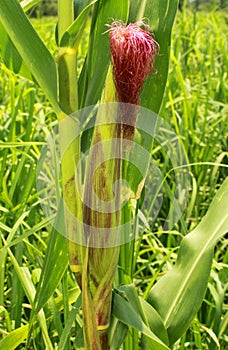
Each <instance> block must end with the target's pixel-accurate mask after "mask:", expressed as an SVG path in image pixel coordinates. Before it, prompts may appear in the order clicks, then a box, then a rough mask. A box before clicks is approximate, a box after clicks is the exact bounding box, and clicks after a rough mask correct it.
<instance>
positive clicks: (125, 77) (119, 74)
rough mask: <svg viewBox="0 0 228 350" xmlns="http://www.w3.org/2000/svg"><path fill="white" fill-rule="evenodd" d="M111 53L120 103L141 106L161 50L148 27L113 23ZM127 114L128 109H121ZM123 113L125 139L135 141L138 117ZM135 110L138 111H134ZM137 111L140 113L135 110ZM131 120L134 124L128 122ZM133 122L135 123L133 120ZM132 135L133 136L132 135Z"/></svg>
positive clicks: (110, 31)
mask: <svg viewBox="0 0 228 350" xmlns="http://www.w3.org/2000/svg"><path fill="white" fill-rule="evenodd" d="M109 39H110V51H111V57H112V64H113V75H114V81H115V86H116V93H117V98H118V101H119V102H123V103H129V104H133V105H139V104H140V91H141V89H142V87H143V84H144V81H145V79H146V77H147V76H148V74H149V73H150V72H151V71H153V68H154V60H155V57H156V54H157V53H158V50H159V45H158V43H157V42H156V41H155V39H154V37H153V34H151V33H150V32H149V27H148V26H147V25H145V24H144V23H143V22H137V23H130V24H128V25H126V26H125V25H124V24H122V23H120V22H114V23H112V25H110V28H109ZM122 108H124V109H127V110H128V107H127V106H125V107H122ZM130 109H131V113H130V114H131V116H130V115H129V111H127V110H125V112H122V114H123V116H122V121H123V123H125V124H128V123H129V122H130V123H129V124H130V125H129V126H128V128H127V125H126V126H125V127H124V129H125V130H124V132H123V134H124V135H123V138H127V139H132V138H133V137H132V136H134V127H135V123H136V115H134V114H137V112H136V113H133V115H132V108H130ZM135 109H136V108H135ZM136 110H137V109H136ZM130 118H131V121H130V120H129V119H130ZM132 119H133V120H132ZM132 133H133V135H132Z"/></svg>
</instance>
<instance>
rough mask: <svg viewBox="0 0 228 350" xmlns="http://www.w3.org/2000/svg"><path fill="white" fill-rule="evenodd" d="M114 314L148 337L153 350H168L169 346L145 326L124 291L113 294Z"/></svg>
mask: <svg viewBox="0 0 228 350" xmlns="http://www.w3.org/2000/svg"><path fill="white" fill-rule="evenodd" d="M113 314H114V316H115V317H116V318H117V319H118V320H120V321H121V322H122V323H124V324H126V325H128V326H130V327H133V328H134V329H136V330H138V331H139V332H141V333H142V334H144V335H145V336H146V337H147V342H148V344H149V345H150V346H151V349H155V350H164V349H166V350H168V349H169V348H168V346H167V345H166V344H164V343H163V342H162V340H160V339H159V338H158V337H157V336H156V335H155V333H153V331H152V330H151V329H150V328H149V327H148V326H147V325H146V324H145V322H144V320H143V319H142V317H141V315H140V313H139V312H138V310H135V308H134V304H133V303H132V302H130V300H129V299H128V297H127V296H126V295H125V293H122V291H116V292H114V294H113Z"/></svg>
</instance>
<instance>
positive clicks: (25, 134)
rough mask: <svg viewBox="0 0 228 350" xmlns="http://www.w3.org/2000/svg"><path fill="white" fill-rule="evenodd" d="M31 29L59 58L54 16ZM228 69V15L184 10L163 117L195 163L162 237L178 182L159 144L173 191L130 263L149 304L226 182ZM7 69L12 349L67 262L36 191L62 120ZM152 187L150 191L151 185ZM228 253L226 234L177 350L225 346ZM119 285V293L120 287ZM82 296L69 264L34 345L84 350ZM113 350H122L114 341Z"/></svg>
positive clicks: (7, 291)
mask: <svg viewBox="0 0 228 350" xmlns="http://www.w3.org/2000/svg"><path fill="white" fill-rule="evenodd" d="M33 23H34V26H35V28H36V29H37V31H38V32H39V34H40V36H41V37H42V38H43V40H44V41H45V43H46V44H47V47H48V48H49V50H50V51H51V52H52V53H53V54H54V55H55V54H56V53H55V50H56V46H55V26H56V19H53V18H46V19H43V18H42V19H38V20H34V21H33ZM88 32H89V29H88V28H86V30H85V34H84V37H83V39H82V41H81V44H80V47H79V50H78V52H79V57H78V62H77V64H78V71H80V69H81V67H82V63H83V60H84V56H85V54H86V52H87V47H88V40H87V35H88ZM227 71H228V59H227V23H226V18H225V14H224V13H223V12H222V11H221V12H210V13H207V12H205V13H204V12H203V13H202V12H199V13H192V12H188V11H185V10H184V11H183V12H182V13H178V15H177V19H176V22H175V26H174V30H173V33H172V49H171V60H170V68H169V75H168V82H167V86H166V90H165V94H164V97H163V103H162V108H161V110H160V116H161V117H162V118H164V119H165V120H166V121H167V122H168V123H169V125H171V126H172V127H173V129H174V130H175V133H176V135H177V136H178V137H179V139H180V140H181V144H182V145H183V148H184V150H185V156H186V158H187V159H188V163H189V164H190V165H189V169H190V177H191V178H190V184H191V186H190V195H189V198H188V202H187V205H186V208H185V210H184V213H183V215H182V217H181V220H179V221H178V223H177V224H176V225H175V227H174V228H172V231H168V232H163V231H162V228H163V223H164V221H165V219H166V217H167V212H168V211H169V209H170V206H171V198H172V193H173V191H174V185H173V183H174V182H175V176H174V174H173V171H172V164H167V163H166V158H165V154H164V150H163V149H162V148H161V147H160V146H159V144H155V145H154V148H153V151H152V152H153V158H154V160H155V162H156V164H157V165H158V166H159V169H160V170H161V172H162V173H163V174H165V175H166V180H167V186H166V187H165V189H164V200H163V203H162V207H161V209H160V212H159V215H158V217H157V219H156V221H155V222H153V220H152V218H150V216H148V217H146V215H145V217H144V221H146V227H147V229H146V230H145V229H143V230H144V231H143V233H142V234H141V235H140V236H139V238H138V239H137V240H136V243H135V247H134V250H135V252H134V259H133V260H134V261H133V263H132V265H131V274H132V276H133V283H134V284H135V285H136V288H137V291H138V294H139V295H140V296H142V297H144V298H146V297H147V296H148V295H149V293H150V290H151V287H152V286H153V285H154V284H155V283H156V281H157V280H158V279H160V277H161V276H162V275H164V274H165V273H166V272H167V271H169V270H171V268H172V267H173V265H174V262H175V261H176V258H177V252H178V248H179V246H180V242H181V239H182V238H183V237H184V236H185V234H186V233H187V232H190V231H192V230H193V229H194V228H195V227H197V224H199V223H200V222H201V219H202V217H203V216H204V215H205V214H206V212H207V210H208V208H209V206H210V203H211V202H212V199H213V198H214V196H215V194H216V193H217V191H218V189H219V188H220V186H221V184H222V183H223V181H224V180H225V179H226V178H227V174H228V168H227V167H228V138H227V135H228V108H227V102H228V86H227ZM0 72H1V73H0V164H1V167H0V232H1V250H0V266H1V270H0V340H2V342H1V341H0V350H4V349H10V350H11V349H14V348H16V349H25V348H26V339H27V335H28V324H29V320H30V318H31V314H32V310H31V309H32V305H33V301H34V298H35V294H36V292H37V288H38V286H39V284H38V282H39V280H40V276H41V274H42V271H43V270H44V266H45V268H46V271H47V275H46V277H50V279H53V280H54V279H55V278H56V279H58V278H59V276H52V267H53V266H54V263H55V262H56V261H58V262H59V263H60V265H61V261H62V264H63V265H64V264H65V258H66V257H65V256H64V255H63V256H62V257H59V256H57V255H55V248H56V247H55V242H54V241H53V239H50V236H51V234H50V233H51V231H52V228H51V225H50V223H49V221H48V220H47V218H46V217H45V216H44V214H43V211H42V209H41V203H40V202H41V199H40V196H39V193H37V187H36V170H37V169H36V167H37V162H38V159H39V157H40V152H41V149H42V146H43V145H44V143H45V142H46V138H47V135H48V134H49V132H50V130H51V128H52V127H54V126H55V125H56V124H57V122H56V116H55V113H54V112H53V108H52V107H51V105H50V104H49V103H48V102H47V99H46V97H45V95H44V94H43V92H42V91H41V90H40V89H39V88H38V87H37V85H35V84H34V83H32V82H30V81H27V80H25V79H23V78H20V77H18V76H16V75H15V74H14V73H12V72H11V71H10V70H9V69H7V68H6V67H5V65H4V64H3V63H1V71H0ZM148 178H149V181H151V183H152V181H153V174H152V173H149V175H148ZM147 189H148V191H150V186H148V188H147ZM170 192H171V194H170ZM213 221H214V219H213ZM138 230H140V225H139V227H138ZM200 233H201V232H199V234H200ZM52 236H53V235H52ZM48 246H49V247H50V246H51V247H52V248H53V250H52V252H51V253H52V256H51V258H50V260H49V264H48V263H46V260H45V255H46V253H47V250H48ZM227 246H228V239H227V237H225V236H224V237H222V238H221V237H220V239H219V241H218V243H217V244H216V248H215V254H214V259H213V266H212V270H211V274H210V279H209V284H208V288H207V291H206V295H205V297H204V301H203V304H202V305H201V308H200V310H199V311H198V313H197V315H196V317H195V318H194V320H193V322H192V323H191V325H190V327H189V329H188V330H187V331H186V332H185V334H184V335H183V336H182V337H181V338H180V339H179V340H178V341H177V342H176V343H175V344H174V345H173V346H172V349H173V350H182V349H192V350H196V349H205V350H206V349H208V350H215V349H221V350H225V349H226V347H227V342H228V337H227V330H228V309H227V303H226V300H227V277H228V249H227ZM48 252H49V253H50V251H49V250H48ZM49 257H50V256H49ZM61 259H62V260H61ZM130 282H131V281H130ZM115 287H118V283H117V281H116V285H115ZM39 288H40V287H39ZM48 292H49V291H47V295H48ZM38 293H39V290H38ZM122 293H123V294H124V293H125V296H126V295H127V296H128V297H129V298H132V299H133V300H138V299H137V298H136V297H135V296H134V292H133V291H132V290H131V288H130V287H129V289H127V288H126V289H124V287H123V290H122ZM79 295H80V290H79V287H78V286H76V284H75V277H74V275H73V273H72V271H71V269H70V267H69V266H68V267H67V269H66V270H65V271H64V273H63V276H62V278H61V280H60V281H59V283H58V287H57V288H56V290H55V291H54V293H51V297H50V298H48V300H46V301H47V303H45V302H44V304H45V306H44V308H42V309H41V311H40V312H39V313H38V316H37V318H36V320H35V322H34V324H33V329H32V332H33V337H32V339H30V343H29V344H27V346H30V348H32V349H38V350H40V349H64V350H70V349H79V348H80V347H81V346H82V339H83V335H82V331H81V327H82V315H81V312H80V307H81V299H80V296H79ZM43 298H44V299H45V296H43ZM134 298H136V299H134ZM124 300H125V299H124V298H121V290H118V292H117V293H116V294H115V299H114V302H115V305H117V304H118V303H119V304H118V305H120V308H124V307H126V308H127V306H126V305H125V304H124ZM116 310H118V308H116ZM133 311H134V312H135V310H133ZM150 312H151V311H150ZM126 315H127V311H126ZM115 316H116V317H118V316H117V315H115ZM121 317H123V315H121ZM126 317H127V316H126ZM120 319H121V318H120ZM127 321H129V322H130V320H127ZM127 321H126V320H125V323H126V322H127ZM112 322H113V323H115V322H116V319H114V318H113V319H112ZM129 324H130V323H129ZM22 326H23V327H22ZM131 326H132V328H131V329H130V333H131V335H133V336H132V337H128V338H127V340H126V342H125V345H124V346H125V348H124V349H128V350H132V349H140V347H139V345H138V340H139V335H138V332H137V331H136V330H135V329H134V328H133V327H134V325H133V324H131ZM135 328H137V327H135ZM17 330H18V331H17ZM17 332H18V333H17ZM116 332H117V333H116V334H117V335H118V337H120V334H121V335H122V337H123V339H124V338H125V335H126V332H127V331H126V326H125V325H124V324H123V323H119V328H116ZM7 335H11V338H10V337H9V336H8V337H7ZM118 337H117V336H116V339H117V338H118ZM3 339H4V340H5V343H4V342H3ZM17 339H18V340H17ZM22 339H24V340H23V341H22ZM113 339H114V340H115V337H113ZM143 341H145V342H146V340H145V339H144V340H143ZM149 346H150V345H148V344H147V347H145V348H146V349H150V347H149ZM113 349H116V348H115V347H114V344H113Z"/></svg>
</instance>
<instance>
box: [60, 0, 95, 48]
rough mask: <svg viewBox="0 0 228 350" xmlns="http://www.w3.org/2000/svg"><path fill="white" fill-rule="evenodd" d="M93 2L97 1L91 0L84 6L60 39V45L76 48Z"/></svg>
mask: <svg viewBox="0 0 228 350" xmlns="http://www.w3.org/2000/svg"><path fill="white" fill-rule="evenodd" d="M95 2H97V0H94V1H92V2H91V3H90V4H89V5H88V6H86V7H85V8H84V9H83V11H82V12H81V13H80V14H79V15H78V17H77V18H76V19H75V21H74V22H73V23H72V25H71V26H70V27H69V28H68V29H67V30H66V32H65V33H64V34H63V37H62V39H61V42H60V46H67V47H74V48H75V50H76V49H77V47H78V45H79V43H80V40H81V37H82V34H83V30H84V28H85V25H86V22H87V19H88V15H89V13H90V11H91V8H92V5H93V4H95Z"/></svg>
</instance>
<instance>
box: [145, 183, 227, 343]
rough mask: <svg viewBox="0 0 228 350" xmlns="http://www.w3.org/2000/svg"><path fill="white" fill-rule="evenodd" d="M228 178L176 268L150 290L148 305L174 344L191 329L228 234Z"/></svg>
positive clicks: (188, 238) (186, 242)
mask: <svg viewBox="0 0 228 350" xmlns="http://www.w3.org/2000/svg"><path fill="white" fill-rule="evenodd" d="M227 207H228V178H227V179H226V180H225V181H224V183H223V184H222V186H221V187H220V189H219V191H218V192H217V194H216V196H215V198H214V200H213V201H212V203H211V205H210V207H209V209H208V212H207V214H206V215H205V217H204V218H203V220H202V221H201V223H200V224H199V225H198V226H197V227H196V228H195V229H194V230H193V231H192V232H191V233H189V234H188V235H187V236H186V237H185V238H184V239H183V241H182V243H181V246H180V249H179V253H178V258H177V262H176V265H175V267H174V268H173V269H172V270H171V271H169V272H168V273H166V275H165V276H164V277H162V278H161V279H160V280H159V281H158V282H157V283H156V284H155V285H154V287H153V288H152V289H151V291H150V293H149V296H148V302H149V303H150V304H151V305H152V306H153V307H154V308H155V309H156V310H157V311H158V313H159V314H160V315H161V317H162V319H163V321H164V323H165V326H166V328H167V331H168V335H169V339H170V342H171V343H174V342H175V341H176V340H177V339H178V338H179V337H180V336H181V335H182V334H183V333H184V332H185V331H186V329H187V328H188V326H189V325H190V323H191V321H192V319H193V318H194V316H195V314H196V312H197V311H198V308H199V307H200V305H201V303H202V301H203V297H204V294H205V292H206V288H207V283H208V279H209V275H210V270H211V265H212V259H213V248H214V245H215V243H216V242H217V240H218V239H219V238H221V237H222V236H223V235H224V234H225V233H226V232H227V231H228V212H227Z"/></svg>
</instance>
